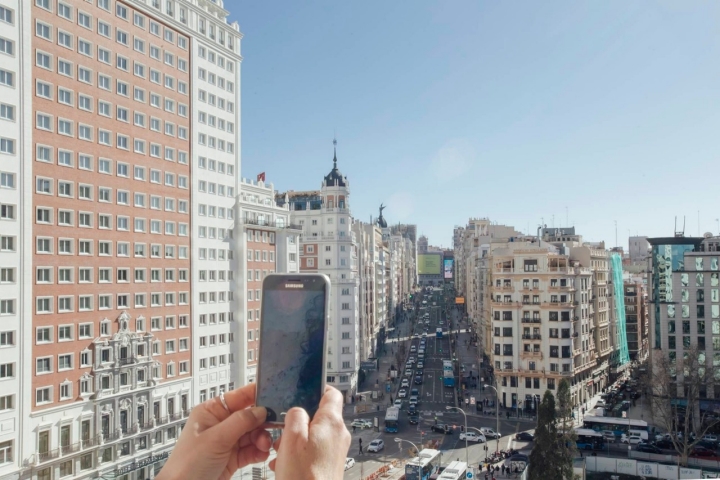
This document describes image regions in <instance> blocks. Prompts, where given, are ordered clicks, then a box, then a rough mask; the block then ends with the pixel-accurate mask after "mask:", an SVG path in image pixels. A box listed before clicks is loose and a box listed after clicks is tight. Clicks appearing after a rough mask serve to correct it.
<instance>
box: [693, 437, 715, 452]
mask: <svg viewBox="0 0 720 480" xmlns="http://www.w3.org/2000/svg"><path fill="white" fill-rule="evenodd" d="M697 445H700V446H701V447H705V448H707V449H708V450H713V451H714V450H717V447H718V444H717V443H715V442H709V441H707V440H700V441H699V442H697Z"/></svg>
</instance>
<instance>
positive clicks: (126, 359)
mask: <svg viewBox="0 0 720 480" xmlns="http://www.w3.org/2000/svg"><path fill="white" fill-rule="evenodd" d="M118 363H119V364H120V365H121V366H123V365H130V364H131V363H137V358H136V357H122V358H118Z"/></svg>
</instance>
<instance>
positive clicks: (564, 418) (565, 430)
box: [556, 378, 577, 479]
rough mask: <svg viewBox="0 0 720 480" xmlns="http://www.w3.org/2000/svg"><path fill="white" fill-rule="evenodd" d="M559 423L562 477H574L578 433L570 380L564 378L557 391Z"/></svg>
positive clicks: (559, 462) (559, 466)
mask: <svg viewBox="0 0 720 480" xmlns="http://www.w3.org/2000/svg"><path fill="white" fill-rule="evenodd" d="M557 406H558V409H557V423H558V428H559V432H558V433H559V437H560V442H559V445H558V451H557V454H556V455H557V457H558V468H559V470H560V472H561V478H565V479H571V478H573V476H574V474H573V459H574V458H575V455H576V453H577V444H576V443H575V442H576V440H577V435H576V433H575V428H574V427H575V424H574V422H573V420H574V419H573V417H572V403H571V400H570V382H568V381H567V379H565V378H563V379H562V380H560V383H559V384H558V391H557Z"/></svg>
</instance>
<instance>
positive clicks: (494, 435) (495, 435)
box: [480, 427, 502, 438]
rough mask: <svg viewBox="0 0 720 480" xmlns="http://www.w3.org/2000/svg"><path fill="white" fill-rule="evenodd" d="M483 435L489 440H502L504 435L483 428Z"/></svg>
mask: <svg viewBox="0 0 720 480" xmlns="http://www.w3.org/2000/svg"><path fill="white" fill-rule="evenodd" d="M480 431H481V432H482V434H483V435H485V436H486V437H488V438H500V437H502V434H501V433H500V432H495V431H494V430H493V429H492V428H487V427H482V428H481V429H480Z"/></svg>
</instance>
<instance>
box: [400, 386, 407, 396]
mask: <svg viewBox="0 0 720 480" xmlns="http://www.w3.org/2000/svg"><path fill="white" fill-rule="evenodd" d="M405 397H407V389H406V388H401V389H400V391H399V392H398V398H405Z"/></svg>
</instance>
